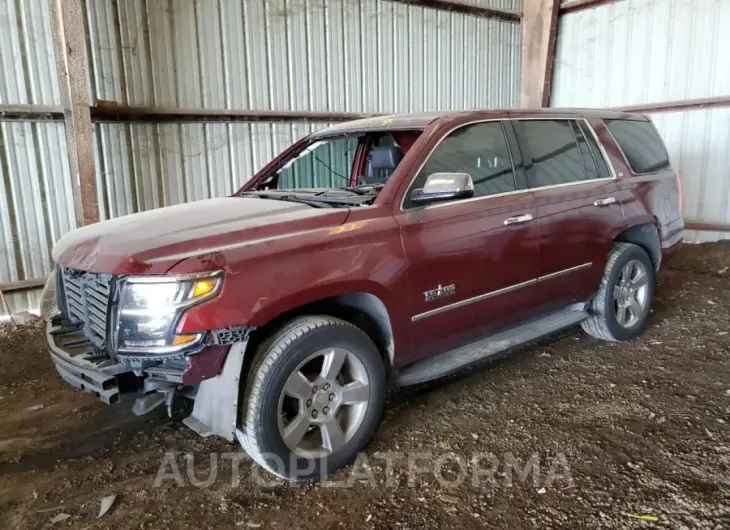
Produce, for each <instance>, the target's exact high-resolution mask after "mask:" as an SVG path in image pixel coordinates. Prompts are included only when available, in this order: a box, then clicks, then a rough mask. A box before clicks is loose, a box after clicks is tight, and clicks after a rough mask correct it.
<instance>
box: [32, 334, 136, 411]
mask: <svg viewBox="0 0 730 530" xmlns="http://www.w3.org/2000/svg"><path fill="white" fill-rule="evenodd" d="M46 340H47V342H48V347H49V350H50V354H51V360H52V361H53V363H54V364H55V366H56V371H57V372H58V374H59V375H60V376H61V377H62V378H63V379H64V380H65V381H66V382H67V383H69V384H71V385H73V386H75V387H76V388H80V389H81V390H85V391H86V392H91V393H92V394H95V395H96V397H98V398H99V399H101V400H102V401H103V402H104V403H107V404H109V405H113V404H115V403H118V402H119V399H120V387H119V380H118V378H117V376H118V375H119V374H121V373H124V372H129V371H131V369H130V368H129V367H126V366H124V365H123V364H122V363H118V362H114V361H113V360H111V359H110V358H109V357H108V356H106V355H100V354H98V353H94V352H92V351H89V348H88V347H87V341H86V339H85V338H84V334H83V330H82V329H81V328H78V327H74V326H64V325H62V324H58V325H54V324H53V322H52V321H49V322H48V323H47V324H46Z"/></svg>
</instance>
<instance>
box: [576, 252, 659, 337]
mask: <svg viewBox="0 0 730 530" xmlns="http://www.w3.org/2000/svg"><path fill="white" fill-rule="evenodd" d="M653 296H654V268H653V265H652V262H651V260H650V259H649V255H648V254H647V253H646V251H645V250H644V249H642V248H641V247H639V246H637V245H634V244H632V243H617V244H616V245H615V246H614V248H613V250H612V251H611V254H610V255H609V258H608V262H607V263H606V268H605V271H604V275H603V279H602V280H601V286H600V288H599V290H598V293H596V296H595V297H594V299H593V301H592V303H591V313H592V315H591V317H590V318H588V319H587V320H584V321H583V322H582V326H583V330H584V331H585V332H586V333H588V334H589V335H591V336H593V337H596V338H598V339H603V340H609V341H623V340H629V339H632V338H634V337H635V336H637V335H638V334H639V333H640V332H641V330H642V329H643V327H644V324H645V323H646V319H647V317H648V316H649V310H650V309H651V301H652V298H653Z"/></svg>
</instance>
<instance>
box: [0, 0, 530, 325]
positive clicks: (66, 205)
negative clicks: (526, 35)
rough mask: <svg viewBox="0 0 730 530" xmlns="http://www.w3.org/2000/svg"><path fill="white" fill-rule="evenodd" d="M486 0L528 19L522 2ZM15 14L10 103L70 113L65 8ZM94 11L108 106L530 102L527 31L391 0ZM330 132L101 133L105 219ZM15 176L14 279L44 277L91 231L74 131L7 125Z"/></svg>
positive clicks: (8, 267)
mask: <svg viewBox="0 0 730 530" xmlns="http://www.w3.org/2000/svg"><path fill="white" fill-rule="evenodd" d="M474 3H477V4H479V5H482V6H485V7H494V8H502V9H510V10H514V11H519V10H520V9H521V0H478V1H476V2H474ZM0 4H2V5H1V6H0V53H1V54H2V57H0V103H9V104H19V103H34V104H45V105H53V104H55V105H58V104H60V95H59V87H58V80H57V76H56V66H55V55H54V50H53V42H52V31H51V13H50V2H49V0H23V1H22V2H19V1H10V0H9V1H5V2H1V3H0ZM84 11H85V24H86V28H85V29H86V33H87V36H88V44H87V50H86V52H87V56H88V57H89V62H90V65H89V69H88V72H89V80H88V82H89V101H90V103H92V104H93V103H95V102H96V101H97V100H107V101H113V102H116V103H117V104H120V105H140V106H141V105H144V106H156V107H179V108H208V109H216V108H225V109H256V110H267V109H274V110H296V111H323V112H364V113H389V112H410V111H422V110H434V109H458V108H471V107H511V106H516V105H517V104H518V97H519V76H520V45H521V42H520V41H521V34H520V26H519V24H515V23H510V22H504V21H500V20H495V19H486V18H478V17H474V16H467V15H463V14H459V13H449V12H445V11H439V10H432V9H424V8H422V7H416V6H410V5H404V4H401V3H396V2H388V1H384V0H85V3H84ZM326 125H327V124H325V123H317V124H301V123H300V124H285V123H276V124H273V123H255V124H245V123H235V124H159V125H158V124H120V123H106V124H97V125H96V126H95V131H94V145H95V163H96V173H97V179H98V180H97V183H98V189H99V204H100V210H101V216H102V218H103V219H106V218H110V217H116V216H119V215H125V214H128V213H133V212H136V211H141V210H146V209H150V208H155V207H159V206H164V205H169V204H175V203H179V202H184V201H190V200H197V199H203V198H207V197H216V196H221V195H226V194H229V193H231V192H232V191H233V190H234V189H236V188H237V187H239V186H240V185H241V184H242V183H243V182H245V181H246V180H247V179H248V178H249V177H250V176H251V175H252V174H253V173H254V172H255V171H256V170H258V169H259V168H260V167H261V166H263V165H264V163H265V162H267V161H268V160H270V159H271V157H273V156H274V155H275V154H277V153H278V152H280V151H281V150H282V149H284V148H285V147H286V146H288V145H289V144H291V143H292V142H293V141H295V140H297V139H299V138H301V137H302V136H305V135H306V134H309V133H310V132H312V131H313V130H315V129H317V128H319V127H324V126H326ZM0 178H1V180H0V237H1V238H2V239H0V244H2V248H0V283H1V282H6V281H15V280H22V279H31V278H37V277H42V276H44V275H45V274H47V273H48V272H49V271H50V267H51V262H50V247H51V246H52V244H53V243H54V242H55V241H56V240H57V239H58V238H59V237H60V236H61V235H62V234H63V233H64V232H65V231H67V230H70V229H73V228H75V214H74V205H73V200H72V187H71V176H70V173H69V169H68V162H67V157H66V140H65V135H64V128H63V124H60V123H33V124H31V123H17V122H13V123H11V122H5V123H0ZM21 197H22V198H21ZM37 295H38V293H37V292H31V293H26V294H14V295H11V296H9V297H8V298H9V302H10V304H11V306H12V310H13V311H14V312H16V311H23V310H27V309H28V308H35V307H37V302H38V300H37ZM1 311H2V310H1V309H0V315H2V312H1Z"/></svg>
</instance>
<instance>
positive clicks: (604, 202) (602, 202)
mask: <svg viewBox="0 0 730 530" xmlns="http://www.w3.org/2000/svg"><path fill="white" fill-rule="evenodd" d="M615 202H616V197H606V198H604V199H598V200H597V201H596V202H594V203H593V206H608V205H609V204H613V203H615Z"/></svg>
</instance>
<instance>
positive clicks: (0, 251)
mask: <svg viewBox="0 0 730 530" xmlns="http://www.w3.org/2000/svg"><path fill="white" fill-rule="evenodd" d="M49 5H50V4H49V2H48V0H25V1H23V2H10V1H7V2H0V54H1V56H0V103H7V104H39V105H58V104H60V102H61V101H60V93H59V88H58V78H57V76H56V64H55V56H54V51H53V41H52V37H51V18H50V11H49ZM73 228H76V216H75V213H74V205H73V193H72V187H71V175H70V172H69V167H68V158H67V154H66V136H65V131H64V126H63V124H62V123H48V122H46V123H29V122H0V283H2V282H8V281H17V280H25V279H31V278H42V277H43V276H45V275H46V274H47V273H48V272H49V271H50V269H51V257H50V247H51V245H52V244H53V242H54V241H56V240H57V239H58V238H59V237H60V236H61V235H62V234H64V233H65V232H67V231H68V230H71V229H73ZM6 298H7V301H8V304H9V305H10V307H11V311H13V312H14V313H17V312H21V311H27V310H29V309H33V308H36V307H37V306H38V292H29V293H14V294H9V295H8V296H7V297H6ZM2 314H4V313H3V310H2V308H1V307H0V316H1V315H2Z"/></svg>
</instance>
